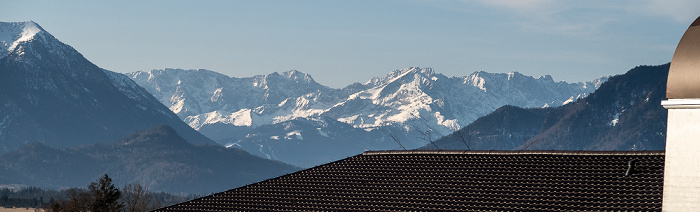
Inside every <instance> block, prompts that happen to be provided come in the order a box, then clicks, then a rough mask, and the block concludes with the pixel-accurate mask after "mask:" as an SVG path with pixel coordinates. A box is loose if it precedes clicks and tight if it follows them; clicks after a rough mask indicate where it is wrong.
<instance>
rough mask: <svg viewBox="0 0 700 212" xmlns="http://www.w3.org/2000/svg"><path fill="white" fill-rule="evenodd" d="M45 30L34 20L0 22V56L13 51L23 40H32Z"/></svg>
mask: <svg viewBox="0 0 700 212" xmlns="http://www.w3.org/2000/svg"><path fill="white" fill-rule="evenodd" d="M43 31H44V29H42V28H41V27H40V26H39V25H38V24H37V23H34V22H33V21H26V22H0V58H2V57H5V56H6V55H7V54H8V53H9V52H12V51H13V50H14V49H15V48H17V46H18V45H19V44H20V43H21V42H26V41H30V40H32V39H34V37H35V36H37V34H40V32H43Z"/></svg>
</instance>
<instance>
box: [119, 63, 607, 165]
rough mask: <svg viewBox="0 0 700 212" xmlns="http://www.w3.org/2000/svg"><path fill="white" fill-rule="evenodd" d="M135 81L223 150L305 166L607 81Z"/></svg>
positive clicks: (563, 100) (145, 77)
mask: <svg viewBox="0 0 700 212" xmlns="http://www.w3.org/2000/svg"><path fill="white" fill-rule="evenodd" d="M127 75H128V76H129V77H130V78H131V79H133V80H134V81H135V82H136V83H138V84H139V85H141V86H142V87H144V88H145V89H146V90H147V91H148V92H150V93H151V94H153V96H155V97H156V99H158V100H159V101H160V102H161V103H163V104H165V105H167V106H168V107H169V108H170V110H172V111H173V112H174V113H175V114H177V115H178V116H179V117H180V118H181V119H182V120H184V121H185V122H186V123H188V124H189V125H190V126H191V127H192V128H194V129H196V130H198V131H199V132H201V133H202V134H204V135H206V136H208V137H209V138H212V139H213V140H214V141H216V142H218V143H219V144H221V145H225V146H229V147H236V148H241V149H244V150H246V151H248V152H250V153H252V154H256V155H259V156H262V157H266V158H270V159H276V160H280V161H284V162H287V163H290V164H293V165H296V166H301V167H310V166H314V165H318V164H321V163H325V162H330V161H333V160H337V159H341V158H343V157H347V156H351V155H355V154H358V153H361V152H362V151H365V150H368V149H375V150H376V149H397V148H401V146H403V148H409V149H410V148H417V147H420V146H422V145H424V144H426V143H427V142H428V141H429V140H435V139H438V138H440V137H442V136H444V135H448V134H450V133H452V132H454V131H455V130H457V129H460V128H461V127H463V126H466V125H467V124H469V123H471V122H472V121H474V120H476V119H477V118H478V117H481V116H483V115H486V114H488V113H490V112H492V111H494V110H495V109H497V108H499V107H500V106H503V105H516V106H520V107H554V106H560V105H565V104H568V103H571V102H574V101H575V100H577V99H579V98H582V97H585V96H586V95H588V94H589V93H590V92H593V91H594V90H595V89H596V88H597V87H598V86H599V85H600V84H601V83H602V82H604V81H605V80H606V79H607V77H602V78H600V79H596V80H593V81H591V82H585V83H566V82H563V81H562V82H555V81H554V80H553V79H552V78H551V77H550V76H542V77H539V78H534V77H529V76H525V75H522V74H520V73H518V72H512V73H502V74H498V73H488V72H483V71H480V72H474V73H472V74H470V75H467V76H462V77H447V76H444V75H442V74H440V73H436V72H435V70H433V69H431V68H418V67H412V68H405V69H400V70H395V71H391V72H390V73H389V74H387V75H386V76H385V77H375V78H372V79H370V80H369V81H367V82H365V83H354V84H351V85H348V86H346V87H344V88H341V89H334V88H329V87H327V86H323V85H321V84H319V83H317V82H315V81H314V80H313V78H312V77H311V76H310V75H309V74H306V73H303V72H299V71H295V70H292V71H288V72H283V73H272V74H268V75H259V76H254V77H248V78H235V77H229V76H226V75H223V74H220V73H216V72H213V71H208V70H202V69H200V70H182V69H163V70H151V71H138V72H133V73H128V74H127ZM392 136H393V138H392ZM394 138H395V139H396V140H399V141H400V144H399V143H397V142H395V140H394ZM299 152H304V154H298V153H299Z"/></svg>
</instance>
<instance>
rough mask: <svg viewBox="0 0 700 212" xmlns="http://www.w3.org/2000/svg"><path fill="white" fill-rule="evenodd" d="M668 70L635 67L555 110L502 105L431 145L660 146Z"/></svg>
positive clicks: (611, 147)
mask: <svg viewBox="0 0 700 212" xmlns="http://www.w3.org/2000/svg"><path fill="white" fill-rule="evenodd" d="M668 68H669V64H665V65H659V66H639V67H636V68H634V69H632V70H630V71H629V72H627V73H626V74H624V75H619V76H615V77H612V78H610V79H609V80H608V81H607V82H605V83H603V84H602V85H601V86H600V88H599V89H598V90H596V91H595V92H594V93H592V94H591V95H589V96H588V97H586V98H583V99H580V100H579V101H577V102H575V103H571V104H568V105H565V106H561V107H557V108H546V109H523V108H518V107H513V106H505V107H501V108H500V109H498V110H496V111H495V112H493V113H491V114H489V115H487V116H484V117H481V118H479V119H478V120H476V121H474V122H473V123H471V124H470V125H468V126H467V127H464V128H462V129H461V130H459V131H458V132H456V133H453V134H451V135H448V136H445V137H443V138H441V139H439V140H438V141H436V142H435V143H436V144H437V146H438V147H440V148H441V149H466V148H467V145H469V146H470V147H471V149H502V150H509V149H531V150H532V149H540V150H549V149H555V150H662V149H664V146H665V140H666V121H667V112H666V109H664V108H663V107H662V106H661V100H663V99H665V92H666V80H667V77H666V76H668ZM465 141H466V142H465ZM465 143H466V144H465ZM423 148H427V149H433V148H435V147H434V146H432V145H426V146H424V147H423Z"/></svg>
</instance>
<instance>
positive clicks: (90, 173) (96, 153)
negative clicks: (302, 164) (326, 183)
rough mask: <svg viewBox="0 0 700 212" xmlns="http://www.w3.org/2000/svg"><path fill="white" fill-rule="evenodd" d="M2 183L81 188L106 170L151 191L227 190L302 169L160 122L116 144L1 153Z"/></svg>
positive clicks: (26, 147) (35, 146) (24, 148)
mask: <svg viewBox="0 0 700 212" xmlns="http://www.w3.org/2000/svg"><path fill="white" fill-rule="evenodd" d="M0 170H3V171H2V172H0V180H2V182H0V184H24V185H32V186H39V187H44V188H64V187H82V186H85V185H86V184H87V183H89V182H90V181H92V180H94V179H96V178H97V177H99V176H101V175H103V174H109V175H110V176H112V178H113V179H114V180H115V184H124V183H134V182H137V183H141V184H143V185H145V186H147V187H149V188H150V190H151V191H166V192H172V193H181V192H184V193H201V194H208V193H211V192H217V191H223V190H226V189H230V188H235V187H238V186H242V185H245V184H249V183H253V182H257V181H261V180H264V179H267V178H270V177H276V176H279V175H283V174H287V173H291V172H294V171H296V170H298V168H296V167H293V166H290V165H287V164H283V163H281V162H276V161H270V160H266V159H262V158H259V157H256V156H253V155H250V154H248V153H246V152H244V151H243V150H239V149H235V148H224V147H221V146H218V145H217V146H209V145H200V146H195V145H192V144H190V143H188V142H187V141H185V140H184V139H183V138H182V137H180V136H179V135H178V134H177V133H176V132H175V130H173V129H172V128H170V127H167V126H159V127H155V128H151V129H148V130H145V131H142V132H138V133H135V134H133V135H130V136H127V137H125V138H123V139H121V140H119V141H117V142H115V143H111V144H90V145H83V146H79V147H71V148H67V149H56V148H52V147H49V146H46V145H44V144H41V143H38V142H34V143H29V144H27V145H24V146H22V147H21V148H20V149H19V150H16V151H11V152H8V153H5V154H2V155H0Z"/></svg>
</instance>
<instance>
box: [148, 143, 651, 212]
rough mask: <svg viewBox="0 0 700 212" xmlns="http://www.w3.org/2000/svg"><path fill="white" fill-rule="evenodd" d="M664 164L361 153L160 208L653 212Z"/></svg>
mask: <svg viewBox="0 0 700 212" xmlns="http://www.w3.org/2000/svg"><path fill="white" fill-rule="evenodd" d="M633 159H636V164H635V166H634V172H633V174H631V175H629V176H625V173H626V172H627V170H628V167H629V166H628V164H629V161H630V160H633ZM663 166H664V153H663V151H638V152H591V151H381V152H365V153H363V154H361V155H357V156H353V157H350V158H346V159H344V160H340V161H336V162H333V163H329V164H326V165H321V166H317V167H314V168H310V169H306V170H302V171H299V172H296V173H293V174H289V175H285V176H281V177H278V178H273V179H269V180H266V181H262V182H259V183H256V184H251V185H248V186H244V187H240V188H236V189H232V190H228V191H225V192H221V193H217V194H213V195H210V196H206V197H203V198H200V199H195V200H192V201H189V202H185V203H181V204H177V205H174V206H170V207H167V208H163V209H160V211H246V210H252V211H275V210H280V211H332V210H336V211H450V210H454V211H460V210H465V211H474V210H477V211H479V210H481V211H533V210H535V211H571V210H575V211H605V210H607V211H611V210H613V211H618V210H633V211H661V200H662V187H663Z"/></svg>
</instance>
